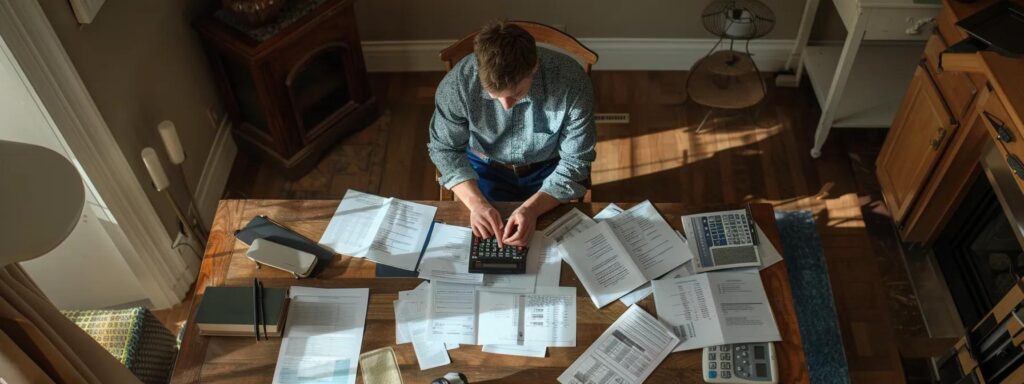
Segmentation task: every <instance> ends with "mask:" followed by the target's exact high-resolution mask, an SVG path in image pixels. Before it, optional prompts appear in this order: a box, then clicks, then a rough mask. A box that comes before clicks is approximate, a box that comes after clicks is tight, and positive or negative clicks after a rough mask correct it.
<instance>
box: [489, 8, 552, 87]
mask: <svg viewBox="0 0 1024 384" xmlns="http://www.w3.org/2000/svg"><path fill="white" fill-rule="evenodd" d="M473 52H475V53H476V60H477V63H478V65H479V68H480V85H482V86H483V87H484V88H485V89H487V90H489V91H505V90H509V89H512V88H515V86H516V84H519V82H520V81H522V80H523V79H525V78H526V77H527V76H529V75H530V73H531V72H532V71H533V68H534V66H536V65H537V42H536V41H534V39H533V36H530V34H529V33H528V32H526V30H524V29H523V28H521V27H519V26H518V25H515V24H512V23H509V22H507V21H495V22H492V23H490V24H487V25H486V26H484V27H483V29H481V30H480V33H478V34H477V35H476V38H475V39H474V40H473Z"/></svg>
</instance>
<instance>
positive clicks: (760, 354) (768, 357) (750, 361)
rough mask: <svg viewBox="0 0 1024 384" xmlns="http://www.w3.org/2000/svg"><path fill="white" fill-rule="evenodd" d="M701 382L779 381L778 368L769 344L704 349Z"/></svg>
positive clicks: (772, 348)
mask: <svg viewBox="0 0 1024 384" xmlns="http://www.w3.org/2000/svg"><path fill="white" fill-rule="evenodd" d="M702 361H703V364H702V366H703V371H704V381H705V382H707V383H741V384H746V383H762V384H767V383H771V384H775V383H778V382H779V372H778V370H779V368H778V365H777V363H776V361H775V346H774V345H773V344H772V343H738V344H725V345H717V346H711V347H705V348H704V356H703V359H702Z"/></svg>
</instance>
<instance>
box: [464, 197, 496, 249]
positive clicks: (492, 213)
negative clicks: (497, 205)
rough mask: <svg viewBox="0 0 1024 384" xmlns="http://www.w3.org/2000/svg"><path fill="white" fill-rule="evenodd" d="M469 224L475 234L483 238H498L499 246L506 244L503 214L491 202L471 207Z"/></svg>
mask: <svg viewBox="0 0 1024 384" xmlns="http://www.w3.org/2000/svg"><path fill="white" fill-rule="evenodd" d="M469 226H470V227H471V228H473V235H474V236H477V237H481V238H485V239H486V238H489V237H491V236H494V237H497V238H498V246H499V247H502V246H504V244H505V242H504V238H505V234H504V232H502V229H503V227H504V225H502V220H501V214H500V213H498V210H497V209H494V207H493V206H491V204H489V203H486V202H484V203H482V204H477V205H474V206H472V207H470V208H469Z"/></svg>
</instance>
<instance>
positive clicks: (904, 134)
mask: <svg viewBox="0 0 1024 384" xmlns="http://www.w3.org/2000/svg"><path fill="white" fill-rule="evenodd" d="M954 121H955V119H953V118H952V115H951V114H950V113H949V109H948V108H947V107H946V104H945V103H944V102H943V100H942V97H941V96H940V94H939V91H938V89H937V88H936V87H935V83H934V82H933V81H932V79H931V77H930V76H929V75H928V71H927V70H926V69H924V68H923V67H921V66H918V68H917V71H916V72H914V79H913V80H912V81H911V82H910V87H909V88H908V89H907V94H906V95H905V96H904V97H903V104H902V105H901V106H900V110H899V112H897V113H896V118H895V119H894V120H893V124H892V128H891V129H890V130H889V135H888V136H887V137H886V139H885V144H884V145H883V146H882V151H881V153H880V154H879V155H878V161H877V162H876V167H877V173H878V181H879V184H881V187H882V197H883V198H884V199H885V202H886V204H887V205H888V206H889V211H890V213H892V217H893V220H894V221H895V222H896V223H897V224H902V221H903V219H904V217H905V216H906V214H907V212H909V211H910V208H911V207H912V206H913V204H914V200H915V198H916V197H917V195H918V193H919V192H920V191H921V189H922V188H923V187H924V184H925V183H926V182H927V181H928V178H929V176H930V175H931V173H932V170H933V169H934V168H935V164H936V162H937V161H938V160H939V158H940V156H941V155H942V152H943V149H944V148H945V146H946V142H947V141H948V140H947V138H948V137H950V136H952V134H953V129H954V128H955V125H954V124H955V123H954Z"/></svg>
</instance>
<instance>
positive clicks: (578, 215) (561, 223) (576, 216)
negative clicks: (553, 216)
mask: <svg viewBox="0 0 1024 384" xmlns="http://www.w3.org/2000/svg"><path fill="white" fill-rule="evenodd" d="M594 224H597V222H595V221H594V219H591V218H590V217H588V216H587V215H586V214H584V213H583V212H581V211H580V210H579V209H576V208H573V209H571V210H570V211H569V212H567V213H566V214H564V215H562V217H559V218H558V220H555V222H554V223H551V225H549V226H548V227H547V228H544V231H542V232H541V233H542V234H543V235H544V236H546V237H547V238H549V239H551V240H554V241H555V242H556V243H557V242H562V241H565V240H566V239H569V238H571V237H573V236H576V235H578V234H579V233H580V232H583V230H585V229H587V228H590V227H592V226H594Z"/></svg>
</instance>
